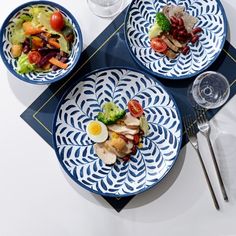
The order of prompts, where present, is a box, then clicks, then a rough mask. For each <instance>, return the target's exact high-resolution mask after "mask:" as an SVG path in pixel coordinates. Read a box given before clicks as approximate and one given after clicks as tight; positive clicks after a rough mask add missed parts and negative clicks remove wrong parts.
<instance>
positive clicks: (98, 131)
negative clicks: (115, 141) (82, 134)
mask: <svg viewBox="0 0 236 236" xmlns="http://www.w3.org/2000/svg"><path fill="white" fill-rule="evenodd" d="M86 132H87V134H88V136H89V138H90V139H91V140H92V141H94V142H96V143H102V142H104V141H106V140H107V138H108V130H107V127H106V125H104V124H103V123H102V122H100V121H97V120H93V121H90V122H89V123H88V125H87V127H86Z"/></svg>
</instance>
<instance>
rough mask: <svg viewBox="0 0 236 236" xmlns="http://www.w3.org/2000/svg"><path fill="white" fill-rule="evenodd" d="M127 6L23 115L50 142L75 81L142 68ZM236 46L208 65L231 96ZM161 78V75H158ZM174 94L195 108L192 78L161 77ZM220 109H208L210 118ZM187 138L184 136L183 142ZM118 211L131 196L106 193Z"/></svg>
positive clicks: (184, 107) (186, 109)
mask: <svg viewBox="0 0 236 236" xmlns="http://www.w3.org/2000/svg"><path fill="white" fill-rule="evenodd" d="M125 12H126V9H125V10H124V11H123V12H122V13H121V14H120V15H119V16H117V18H116V19H115V20H114V21H113V22H112V23H111V24H110V25H109V26H108V27H107V28H106V29H105V30H104V31H103V32H102V33H101V34H100V35H99V36H98V37H97V38H96V39H95V40H94V41H93V42H92V43H91V45H90V46H88V47H87V48H86V50H84V51H83V53H82V55H81V59H80V61H79V63H78V65H77V66H76V68H75V69H74V71H73V72H72V73H71V74H70V76H68V77H67V78H65V79H64V80H62V81H60V82H57V83H55V84H53V85H51V86H49V87H48V89H46V90H45V92H43V93H42V94H41V95H40V96H39V97H38V98H37V99H36V100H35V101H34V102H33V103H32V104H31V106H30V107H29V108H28V109H27V110H26V111H25V112H24V113H23V114H22V115H21V117H22V119H24V120H25V121H26V122H27V123H28V124H29V125H30V126H31V127H32V128H33V129H34V130H35V131H36V132H37V133H38V134H39V135H40V136H41V137H42V138H43V139H44V140H45V141H46V142H47V143H48V144H49V145H50V146H52V123H53V116H54V111H55V109H56V106H57V104H58V102H59V100H60V98H61V96H62V95H63V93H64V92H65V90H66V89H67V88H68V86H70V85H71V83H72V82H74V81H76V80H79V79H80V78H81V77H82V76H83V75H85V74H86V73H88V72H91V71H93V70H95V69H98V68H102V67H109V66H125V67H127V66H128V67H132V68H137V69H141V68H140V67H139V66H138V65H137V64H136V63H135V62H134V61H133V59H132V57H131V55H130V54H129V52H128V49H127V46H126V43H125V39H124V17H125ZM235 58H236V50H235V49H234V48H233V47H232V46H231V45H230V44H229V42H226V43H225V46H224V49H223V51H222V53H221V54H220V56H219V58H218V59H217V61H216V62H215V63H214V64H213V65H212V66H211V67H210V68H209V69H208V70H213V71H219V72H221V73H222V74H224V75H225V76H226V77H227V78H228V80H229V83H230V85H231V93H230V98H231V97H232V96H233V95H234V94H235V93H236V86H234V85H235V82H236V59H235ZM158 79H159V78H158ZM159 80H160V81H161V82H162V84H164V85H165V86H166V88H167V90H169V92H171V93H172V95H173V96H174V98H175V100H176V102H177V105H178V107H179V109H180V112H181V113H182V114H186V113H188V114H189V113H191V112H192V108H191V106H190V104H189V102H188V100H187V99H186V94H187V88H188V86H189V85H190V83H192V79H187V80H180V81H177V80H175V81H174V80H173V81H171V80H164V79H159ZM218 110H219V109H215V110H212V111H209V112H208V117H209V118H211V117H213V116H214V115H215V113H216V112H217V111H218ZM185 143H186V139H185V138H184V139H183V145H184V144H185ZM104 198H105V199H106V200H107V201H108V202H109V203H110V204H111V205H112V206H113V207H114V209H116V210H117V211H118V212H119V211H120V210H121V209H122V208H123V207H124V206H125V205H126V204H127V203H128V202H129V201H130V199H131V198H132V197H125V198H111V197H104Z"/></svg>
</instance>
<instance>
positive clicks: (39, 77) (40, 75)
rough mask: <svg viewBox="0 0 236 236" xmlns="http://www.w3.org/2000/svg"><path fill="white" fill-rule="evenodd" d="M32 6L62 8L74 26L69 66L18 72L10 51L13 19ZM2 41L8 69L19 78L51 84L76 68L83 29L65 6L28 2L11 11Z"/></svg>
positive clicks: (5, 23) (53, 9)
mask: <svg viewBox="0 0 236 236" xmlns="http://www.w3.org/2000/svg"><path fill="white" fill-rule="evenodd" d="M32 6H37V7H40V8H43V9H45V11H48V10H50V11H56V10H60V11H61V13H62V14H63V16H64V17H65V18H66V19H67V20H68V21H69V22H70V23H71V25H72V26H73V29H74V34H75V40H74V42H73V45H72V50H71V53H70V56H69V59H68V67H67V68H66V69H60V70H57V71H49V72H31V73H26V74H18V73H17V72H16V68H17V61H16V59H15V58H13V57H12V56H11V53H10V50H11V43H10V38H11V35H12V29H13V27H14V22H13V20H14V19H15V18H16V16H17V15H18V14H22V13H27V12H28V11H29V9H30V8H31V7H32ZM0 42H1V47H0V54H1V57H2V59H3V62H4V64H5V65H6V67H7V69H8V70H9V71H10V72H11V73H12V74H13V75H14V76H16V77H17V78H19V79H21V80H23V81H25V82H28V83H32V84H50V83H53V82H56V81H59V80H60V79H63V78H64V77H65V76H66V75H67V74H69V73H70V72H71V70H72V69H73V68H74V66H75V65H76V63H77V62H78V60H79V58H80V54H81V52H82V47H83V40H82V34H81V30H80V27H79V24H78V22H77V21H76V19H75V18H74V17H73V15H72V14H71V13H70V12H69V11H68V10H66V9H65V8H64V7H62V6H60V5H59V4H57V3H54V2H50V1H32V2H27V3H24V4H22V5H20V6H19V7H17V8H16V9H15V10H13V11H12V12H11V13H10V15H9V16H8V17H7V18H6V20H5V21H4V23H3V25H2V27H1V32H0Z"/></svg>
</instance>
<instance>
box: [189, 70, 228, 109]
mask: <svg viewBox="0 0 236 236" xmlns="http://www.w3.org/2000/svg"><path fill="white" fill-rule="evenodd" d="M190 94H191V96H192V98H193V100H194V101H195V102H196V103H197V104H198V105H200V106H201V107H204V108H206V109H213V108H217V107H220V106H222V105H223V104H224V103H225V102H226V101H227V99H228V97H229V94H230V86H229V83H228V80H227V79H226V78H225V76H224V75H222V74H220V73H218V72H214V71H206V72H204V73H202V74H200V75H199V76H197V78H196V79H195V80H194V82H193V84H192V86H191V89H190Z"/></svg>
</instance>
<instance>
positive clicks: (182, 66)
mask: <svg viewBox="0 0 236 236" xmlns="http://www.w3.org/2000/svg"><path fill="white" fill-rule="evenodd" d="M167 4H172V5H180V6H184V7H185V10H186V11H187V12H188V13H189V14H190V15H192V16H194V17H197V18H198V23H197V24H196V26H199V27H201V28H202V29H203V32H202V33H201V36H200V40H199V41H198V42H197V43H196V44H195V45H192V44H189V46H190V53H189V54H188V55H183V54H180V55H179V56H178V57H177V58H176V59H168V58H167V57H166V56H164V55H162V54H158V53H155V52H154V50H152V49H151V48H150V40H149V37H148V30H149V28H150V27H151V26H152V25H153V23H154V21H155V15H156V12H157V11H161V10H162V9H163V7H164V6H166V5H167ZM125 35H126V42H127V45H128V48H129V50H130V52H131V55H132V56H133V57H134V59H135V61H136V62H137V63H138V64H139V65H140V66H142V67H143V68H144V69H146V70H148V71H149V72H150V73H152V74H154V75H157V76H159V77H162V78H166V79H175V80H177V79H184V78H189V77H192V76H195V75H197V74H198V73H200V72H202V71H203V70H205V69H207V68H208V67H209V66H210V65H211V64H212V63H213V62H214V61H215V60H216V58H217V57H218V56H219V54H220V52H221V50H222V48H223V46H224V43H225V39H226V35H227V19H226V15H225V12H224V9H223V6H222V4H221V2H220V1H219V0H134V1H132V3H131V5H130V6H129V8H128V11H127V14H126V20H125Z"/></svg>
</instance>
